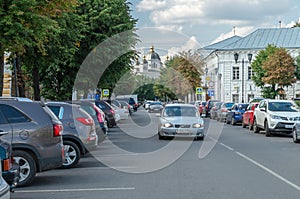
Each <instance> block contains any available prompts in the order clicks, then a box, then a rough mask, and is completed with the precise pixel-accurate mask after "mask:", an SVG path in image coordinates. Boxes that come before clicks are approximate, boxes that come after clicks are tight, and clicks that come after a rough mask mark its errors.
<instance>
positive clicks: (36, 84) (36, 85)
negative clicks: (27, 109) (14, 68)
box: [32, 61, 41, 101]
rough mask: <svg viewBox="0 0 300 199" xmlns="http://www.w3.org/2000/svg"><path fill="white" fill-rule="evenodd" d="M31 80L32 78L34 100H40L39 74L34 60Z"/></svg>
mask: <svg viewBox="0 0 300 199" xmlns="http://www.w3.org/2000/svg"><path fill="white" fill-rule="evenodd" d="M32 80H33V95H34V96H33V97H34V100H36V101H40V100H41V94H40V74H39V69H38V67H37V63H36V61H35V64H34V65H33V69H32Z"/></svg>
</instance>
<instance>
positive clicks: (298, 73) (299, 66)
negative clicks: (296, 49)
mask: <svg viewBox="0 0 300 199" xmlns="http://www.w3.org/2000/svg"><path fill="white" fill-rule="evenodd" d="M295 59H296V66H295V67H296V69H295V77H296V79H297V80H300V53H299V55H298V56H297V57H296V58H295Z"/></svg>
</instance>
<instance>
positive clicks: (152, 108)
mask: <svg viewBox="0 0 300 199" xmlns="http://www.w3.org/2000/svg"><path fill="white" fill-rule="evenodd" d="M163 108H164V107H163V105H162V103H161V102H151V103H150V105H149V109H148V112H149V113H160V112H161V110H162V109H163Z"/></svg>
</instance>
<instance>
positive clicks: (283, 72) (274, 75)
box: [262, 48, 296, 98]
mask: <svg viewBox="0 0 300 199" xmlns="http://www.w3.org/2000/svg"><path fill="white" fill-rule="evenodd" d="M262 68H263V70H265V74H264V77H263V78H262V81H263V82H264V83H265V84H270V85H271V93H272V95H271V96H270V97H271V98H275V96H276V95H277V93H278V91H279V90H275V88H276V85H277V86H279V87H280V89H282V87H284V86H290V85H292V83H294V82H295V81H296V79H295V65H294V59H293V58H292V56H291V55H290V54H289V53H288V52H287V51H286V49H284V48H277V49H276V50H275V51H274V53H272V54H270V55H269V56H268V59H267V60H266V61H265V62H264V63H263V66H262ZM274 94H275V95H274Z"/></svg>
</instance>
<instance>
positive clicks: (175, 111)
mask: <svg viewBox="0 0 300 199" xmlns="http://www.w3.org/2000/svg"><path fill="white" fill-rule="evenodd" d="M158 137H159V139H164V138H172V137H191V138H195V139H201V140H203V138H204V121H203V119H202V118H201V117H200V114H199V112H198V110H197V108H196V107H195V106H194V105H191V104H167V105H166V106H165V108H164V109H163V110H162V112H161V115H160V120H159V123H158Z"/></svg>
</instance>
